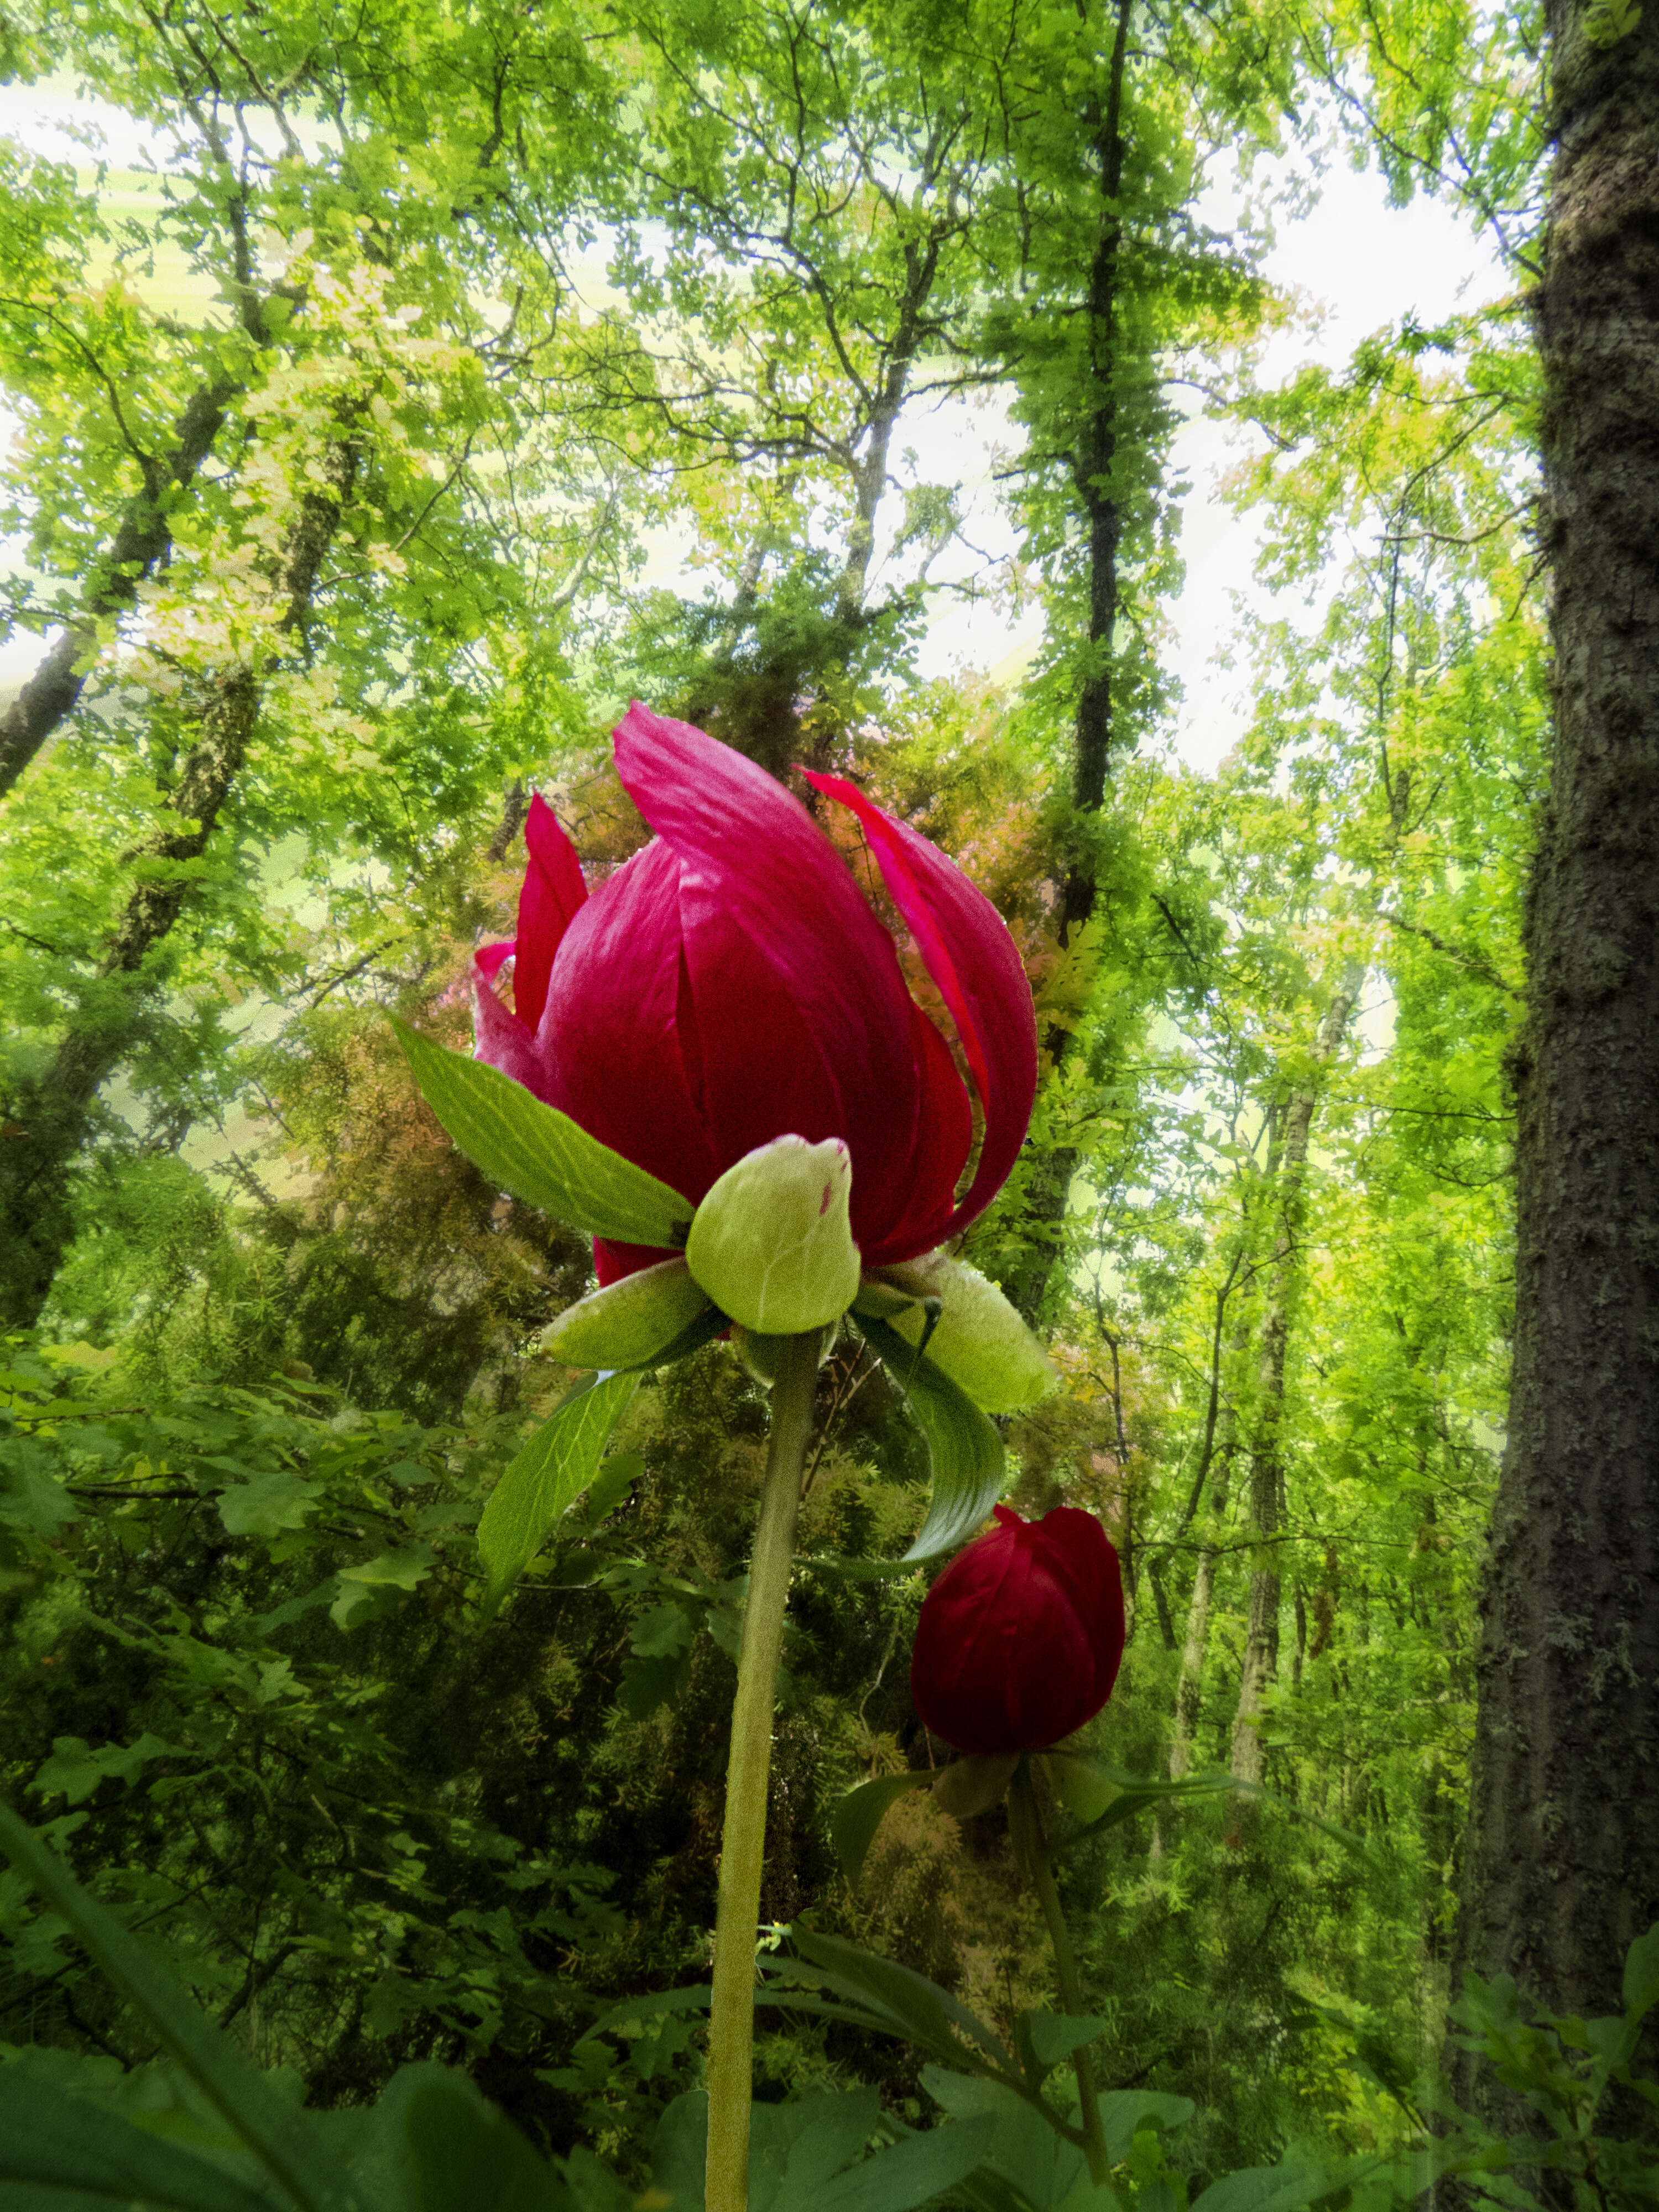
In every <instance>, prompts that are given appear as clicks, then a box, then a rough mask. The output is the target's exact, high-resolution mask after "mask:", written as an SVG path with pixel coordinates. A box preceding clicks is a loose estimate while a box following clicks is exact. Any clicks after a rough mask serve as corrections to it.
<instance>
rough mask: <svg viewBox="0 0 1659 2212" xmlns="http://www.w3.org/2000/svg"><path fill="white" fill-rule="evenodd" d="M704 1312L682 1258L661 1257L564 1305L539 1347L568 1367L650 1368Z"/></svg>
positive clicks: (702, 1297) (702, 1295)
mask: <svg viewBox="0 0 1659 2212" xmlns="http://www.w3.org/2000/svg"><path fill="white" fill-rule="evenodd" d="M708 1310H709V1303H708V1293H707V1292H706V1291H703V1290H702V1289H700V1288H699V1287H698V1285H696V1283H694V1282H693V1281H692V1279H691V1274H690V1269H689V1268H688V1267H687V1266H686V1264H685V1262H684V1260H664V1261H659V1264H658V1265H657V1266H656V1267H641V1268H640V1269H639V1270H638V1271H637V1272H636V1273H634V1274H631V1275H624V1276H623V1279H622V1280H621V1281H620V1282H619V1283H607V1284H606V1285H605V1288H604V1289H603V1290H602V1291H593V1292H592V1295H591V1296H589V1297H585V1298H579V1299H578V1300H577V1302H576V1304H574V1306H568V1307H567V1308H566V1309H565V1310H564V1312H563V1313H562V1314H561V1315H560V1316H559V1318H558V1319H557V1321H556V1322H554V1323H553V1326H552V1327H551V1328H550V1329H549V1330H548V1331H547V1333H546V1334H545V1335H544V1337H543V1339H542V1343H541V1348H542V1350H543V1351H544V1352H550V1353H551V1354H552V1356H553V1358H555V1359H562V1360H563V1361H564V1362H565V1364H567V1365H568V1366H570V1367H596V1368H600V1369H605V1370H611V1369H620V1368H628V1367H653V1366H655V1365H657V1364H658V1363H659V1362H660V1361H661V1360H663V1359H664V1358H665V1356H666V1354H667V1352H668V1350H669V1347H670V1346H671V1345H673V1344H674V1343H675V1342H677V1341H678V1339H679V1338H680V1337H681V1336H683V1335H684V1334H685V1332H686V1330H687V1329H689V1328H690V1327H691V1325H692V1323H693V1322H696V1321H699V1320H701V1319H702V1316H703V1315H704V1314H706V1313H707V1312H708Z"/></svg>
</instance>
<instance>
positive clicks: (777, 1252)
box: [685, 1137, 859, 1336]
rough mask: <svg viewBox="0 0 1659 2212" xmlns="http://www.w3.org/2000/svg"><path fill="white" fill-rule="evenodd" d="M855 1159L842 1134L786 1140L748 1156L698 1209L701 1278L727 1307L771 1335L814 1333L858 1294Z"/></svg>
mask: <svg viewBox="0 0 1659 2212" xmlns="http://www.w3.org/2000/svg"><path fill="white" fill-rule="evenodd" d="M852 1188H853V1163H852V1158H851V1156H850V1155H849V1153H848V1150H847V1147H846V1146H845V1145H844V1144H843V1143H842V1140H841V1139H840V1138H838V1137H828V1138H826V1139H824V1140H823V1143H822V1144H817V1145H809V1144H808V1143H807V1141H806V1139H805V1137H776V1138H774V1139H773V1140H772V1142H771V1143H770V1144H769V1145H760V1146H757V1147H756V1149H755V1150H754V1151H753V1152H745V1153H744V1156H743V1158H741V1159H740V1160H738V1162H737V1163H736V1164H735V1165H733V1166H732V1167H729V1168H727V1170H726V1173H725V1174H724V1175H723V1176H720V1180H719V1181H718V1182H716V1183H715V1184H714V1186H713V1188H711V1189H710V1190H709V1192H708V1195H707V1196H706V1197H705V1198H704V1200H703V1201H702V1204H701V1205H700V1206H698V1208H697V1211H696V1218H695V1219H694V1220H693V1222H692V1224H691V1233H690V1237H688V1238H687V1240H686V1246H685V1257H686V1261H687V1264H688V1265H689V1266H690V1270H691V1273H692V1274H693V1275H694V1276H695V1277H696V1280H697V1281H698V1282H699V1283H700V1284H701V1285H702V1287H703V1289H704V1290H705V1291H707V1292H708V1295H709V1297H711V1298H713V1300H714V1303H715V1304H716V1305H717V1306H719V1307H720V1310H721V1311H722V1312H723V1313H728V1314H730V1315H731V1316H732V1319H733V1321H737V1322H741V1323H742V1324H743V1326H744V1328H751V1329H754V1330H756V1331H757V1333H758V1334H761V1335H762V1336H804V1335H805V1334H806V1332H807V1331H808V1330H809V1329H814V1328H826V1327H827V1326H828V1325H829V1322H832V1321H839V1320H840V1318H841V1316H842V1314H844V1313H845V1312H846V1310H847V1309H848V1306H850V1305H851V1304H852V1303H853V1300H854V1297H856V1296H857V1294H858V1287H859V1250H858V1246H857V1245H856V1244H854V1242H853V1231H852V1228H851V1225H850V1223H849V1221H848V1203H849V1200H850V1198H851V1195H852Z"/></svg>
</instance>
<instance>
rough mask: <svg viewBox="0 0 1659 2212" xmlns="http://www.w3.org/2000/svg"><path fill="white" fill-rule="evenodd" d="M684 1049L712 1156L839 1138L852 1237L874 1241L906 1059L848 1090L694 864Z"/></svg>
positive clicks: (906, 1106) (897, 1174) (898, 1153)
mask: <svg viewBox="0 0 1659 2212" xmlns="http://www.w3.org/2000/svg"><path fill="white" fill-rule="evenodd" d="M680 925H681V927H682V929H683V931H684V940H683V941H684V947H685V971H684V981H683V984H682V987H681V992H680V1006H679V1038H680V1051H681V1055H682V1058H683V1059H684V1060H685V1062H686V1066H687V1074H688V1077H689V1078H690V1083H691V1088H692V1090H693V1091H694V1092H695V1093H696V1097H697V1100H698V1103H699V1105H700V1106H701V1108H702V1116H703V1123H704V1127H706V1128H707V1130H708V1139H709V1144H710V1146H711V1147H712V1149H713V1152H714V1158H715V1159H716V1160H717V1161H718V1162H719V1163H720V1165H721V1167H726V1166H728V1165H729V1164H731V1163H732V1162H733V1161H735V1160H739V1159H741V1158H743V1156H744V1153H745V1152H752V1151H753V1150H754V1149H755V1148H756V1146H758V1145H766V1144H769V1143H770V1142H771V1141H772V1139H774V1138H775V1137H781V1136H797V1137H805V1139H807V1140H808V1142H809V1143H811V1144H817V1143H818V1142H820V1141H821V1140H822V1139H823V1138H825V1137H842V1138H844V1139H846V1141H847V1144H848V1149H849V1150H850V1152H851V1153H852V1159H853V1192H852V1212H853V1235H854V1238H855V1240H856V1241H857V1242H858V1243H859V1244H860V1246H862V1245H864V1244H865V1243H868V1242H870V1241H871V1239H872V1237H875V1236H876V1235H877V1234H878V1232H880V1231H882V1230H883V1229H884V1225H885V1224H886V1223H887V1222H889V1221H890V1219H891V1218H892V1216H893V1214H894V1213H895V1212H898V1211H900V1210H902V1208H903V1207H904V1206H905V1204H906V1200H907V1198H908V1191H909V1184H908V1181H907V1177H906V1170H907V1168H908V1165H909V1153H910V1150H911V1147H912V1144H913V1126H907V1116H908V1123H909V1124H910V1125H914V1121H915V1110H916V1087H917V1086H916V1084H915V1079H914V1073H913V1068H914V1061H913V1059H912V1060H910V1064H909V1065H907V1066H903V1067H901V1068H900V1069H898V1070H896V1072H895V1073H894V1074H893V1076H892V1077H891V1078H890V1080H889V1081H888V1082H887V1084H886V1085H884V1087H883V1088H880V1089H878V1090H874V1091H861V1092H849V1091H848V1086H847V1085H845V1084H844V1083H842V1081H841V1080H840V1072H839V1070H838V1069H836V1067H835V1066H834V1065H833V1063H832V1062H831V1061H830V1060H829V1056H828V1055H827V1054H825V1053H824V1051H823V1048H822V1046H821V1043H820V1041H819V1039H818V1037H817V1036H816V1035H815V1033H814V1032H813V1030H812V1029H811V1025H810V1024H809V1023H808V1022H807V1020H806V1018H805V1015H804V1014H803V1013H802V1012H801V1009H800V1007H799V1006H798V1005H797V1003H796V1001H795V999H794V996H793V994H792V992H791V991H790V988H789V986H788V984H787V981H785V979H784V977H783V976H782V975H781V974H780V972H779V970H778V968H777V966H776V964H775V962H774V960H773V958H772V957H771V952H772V946H771V943H770V941H769V942H767V943H765V944H763V945H757V944H756V943H755V942H754V940H753V939H752V938H750V935H749V934H748V933H747V932H746V931H745V930H744V927H743V925H742V923H741V921H740V920H739V919H738V916H737V915H735V914H733V913H732V910H731V908H730V907H729V906H728V904H727V902H726V894H725V885H724V883H723V882H722V881H720V879H717V878H711V877H709V876H707V875H705V874H704V873H703V872H702V870H701V869H700V868H699V867H696V866H682V868H681V870H680ZM908 1057H909V1056H907V1058H908ZM694 1070H695V1073H694V1072H693V1071H694ZM907 1076H908V1077H910V1080H909V1082H908V1084H907V1082H906V1080H905V1078H906V1077H907ZM957 1088H958V1089H960V1088H961V1085H960V1084H958V1085H957ZM963 1103H964V1104H965V1103H966V1102H965V1101H964V1102H963ZM958 1164H959V1163H958Z"/></svg>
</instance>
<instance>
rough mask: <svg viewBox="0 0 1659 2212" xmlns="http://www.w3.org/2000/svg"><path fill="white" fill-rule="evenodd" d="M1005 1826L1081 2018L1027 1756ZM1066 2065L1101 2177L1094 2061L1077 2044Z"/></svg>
mask: <svg viewBox="0 0 1659 2212" xmlns="http://www.w3.org/2000/svg"><path fill="white" fill-rule="evenodd" d="M1008 1825H1009V1826H1010V1828H1011V1830H1012V1833H1013V1841H1014V1850H1015V1853H1016V1855H1017V1856H1018V1858H1019V1859H1020V1860H1021V1861H1022V1862H1023V1863H1024V1867H1025V1870H1026V1872H1027V1873H1028V1874H1029V1875H1030V1877H1031V1880H1032V1882H1033V1883H1034V1885H1035V1886H1036V1893H1037V1901H1038V1902H1039V1904H1040V1905H1042V1917H1043V1918H1044V1919H1045V1920H1046V1921H1047V1922H1048V1941H1049V1942H1051V1943H1052V1944H1053V1946H1054V1972H1055V1975H1056V1978H1058V1980H1059V1983H1060V2005H1061V2007H1062V2008H1063V2009H1064V2010H1065V2011H1066V2012H1067V2013H1068V2014H1070V2015H1071V2016H1072V2017H1073V2019H1074V2020H1078V2019H1081V2018H1082V2017H1083V1988H1082V1984H1081V1983H1080V1982H1079V1980H1078V1972H1077V1953H1076V1952H1075V1951H1074V1950H1073V1948H1072V1931H1071V1929H1069V1928H1068V1927H1067V1926H1066V1911H1065V1907H1064V1906H1063V1905H1061V1904H1060V1891H1059V1888H1058V1887H1057V1886H1056V1884H1055V1881H1054V1867H1053V1865H1052V1864H1051V1863H1050V1861H1049V1857H1048V1838H1047V1837H1046V1836H1045V1835H1044V1834H1043V1832H1042V1814H1041V1813H1040V1812H1039V1810H1038V1809H1037V1801H1036V1790H1034V1789H1033V1788H1032V1786H1031V1762H1030V1759H1021V1760H1020V1762H1019V1765H1018V1766H1017V1767H1016V1768H1015V1769H1014V1778H1013V1780H1012V1782H1011V1783H1010V1784H1009V1785H1008ZM1072 2064H1073V2069H1075V2071H1076V2074H1077V2093H1078V2102H1079V2105H1080V2106H1081V2107H1082V2112H1083V2136H1084V2147H1085V2155H1086V2157H1087V2159H1088V2160H1089V2172H1090V2176H1091V2179H1093V2180H1095V2181H1097V2182H1099V2181H1104V2180H1105V2179H1106V2176H1107V2173H1108V2172H1109V2167H1110V2164H1111V2161H1110V2160H1109V2159H1108V2157H1107V2155H1106V2131H1105V2130H1104V2129H1103V2127H1102V2125H1101V2124H1100V2093H1099V2090H1098V2089H1097V2087H1096V2083H1095V2062H1094V2060H1093V2059H1092V2058H1091V2057H1090V2056H1089V2051H1088V2048H1087V2046H1086V2045H1084V2044H1079V2045H1078V2047H1077V2049H1076V2050H1075V2051H1073V2053H1072Z"/></svg>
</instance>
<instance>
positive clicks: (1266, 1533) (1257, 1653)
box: [1231, 965, 1364, 1783]
mask: <svg viewBox="0 0 1659 2212" xmlns="http://www.w3.org/2000/svg"><path fill="white" fill-rule="evenodd" d="M1363 981H1364V969H1363V968H1361V967H1358V966H1357V965H1350V966H1349V967H1348V968H1347V969H1345V970H1344V972H1343V975H1342V980H1341V981H1340V983H1339V984H1338V985H1337V988H1336V994H1335V996H1334V998H1333V999H1332V1000H1331V1003H1330V1005H1329V1006H1328V1007H1327V1008H1326V1010H1325V1018H1324V1019H1323V1020H1322V1022H1321V1024H1320V1025H1319V1035H1318V1036H1317V1038H1316V1041H1315V1044H1314V1053H1313V1060H1314V1069H1313V1074H1314V1079H1311V1080H1309V1081H1307V1082H1304V1084H1303V1085H1302V1086H1301V1088H1300V1089H1299V1090H1297V1091H1295V1092H1294V1093H1293V1094H1292V1096H1291V1101H1290V1103H1289V1105H1288V1106H1287V1107H1286V1109H1285V1135H1284V1150H1283V1153H1282V1155H1281V1158H1280V1165H1279V1225H1278V1230H1277V1231H1276V1233H1275V1235H1274V1237H1273V1284H1272V1289H1271V1291H1270V1292H1269V1294H1268V1300H1267V1312H1266V1314H1265V1315H1264V1316H1263V1317H1262V1323H1261V1364H1260V1368H1259V1370H1258V1377H1257V1396H1256V1406H1255V1426H1254V1430H1253V1432H1252V1435H1251V1439H1250V1481H1249V1530H1250V1535H1251V1538H1252V1541H1254V1542H1255V1543H1256V1544H1258V1545H1260V1546H1261V1547H1262V1548H1261V1551H1259V1552H1258V1553H1257V1555H1256V1557H1257V1564H1256V1565H1255V1566H1254V1567H1253V1568H1252V1569H1251V1571H1250V1598H1249V1625H1248V1626H1247V1629H1246V1632H1245V1639H1244V1667H1243V1674H1242V1675H1241V1676H1240V1679H1239V1685H1238V1710H1237V1713H1236V1714H1235V1716H1234V1719H1233V1748H1232V1758H1231V1768H1232V1771H1233V1773H1234V1775H1235V1776H1236V1777H1237V1779H1238V1780H1239V1781H1241V1782H1255V1783H1259V1782H1260V1781H1261V1778H1262V1772H1263V1769H1264V1766H1265V1763H1266V1762H1265V1759H1264V1755H1263V1750H1262V1742H1261V1713H1262V1708H1263V1705H1264V1702H1265V1699H1266V1697H1267V1691H1268V1689H1269V1687H1270V1686H1271V1685H1272V1683H1273V1680H1274V1677H1275V1675H1276V1674H1277V1673H1278V1670H1279V1595H1280V1583H1279V1555H1278V1553H1277V1552H1276V1551H1274V1550H1273V1549H1272V1548H1270V1547H1272V1545H1273V1540H1274V1539H1275V1538H1276V1537H1277V1535H1278V1534H1279V1526H1280V1523H1281V1522H1282V1520H1283V1517H1284V1516H1283V1511H1282V1507H1281V1500H1282V1498H1283V1497H1284V1492H1285V1468H1284V1457H1283V1453H1282V1449H1281V1447H1280V1443H1279V1422H1280V1419H1281V1418H1282V1416H1283V1414H1284V1411H1285V1361H1286V1357H1287V1354H1288V1352H1289V1350H1290V1341H1291V1320H1292V1317H1293V1315H1294V1310H1295V1306H1296V1298H1297V1291H1299V1289H1300V1288H1301V1284H1302V1276H1303V1264H1302V1218H1303V1214H1304V1211H1305V1206H1304V1200H1305V1197H1306V1190H1307V1181H1308V1141H1309V1139H1310V1135H1311V1134H1312V1131H1313V1119H1314V1109H1315V1107H1316V1104H1317V1103H1318V1096H1319V1094H1318V1090H1317V1087H1316V1079H1317V1078H1318V1077H1319V1076H1320V1075H1322V1073H1323V1072H1324V1071H1325V1070H1326V1069H1327V1068H1328V1066H1330V1064H1331V1062H1332V1060H1334V1058H1335V1057H1336V1052H1337V1048H1338V1046H1339V1045H1340V1043H1341V1042H1342V1036H1343V1032H1344V1031H1345V1030H1346V1028H1347V1026H1348V1022H1349V1018H1350V1017H1351V1016H1352V1012H1353V1010H1354V1007H1355V1006H1356V1004H1357V1003H1358V998H1359V987H1360V985H1361V984H1362V982H1363Z"/></svg>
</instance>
